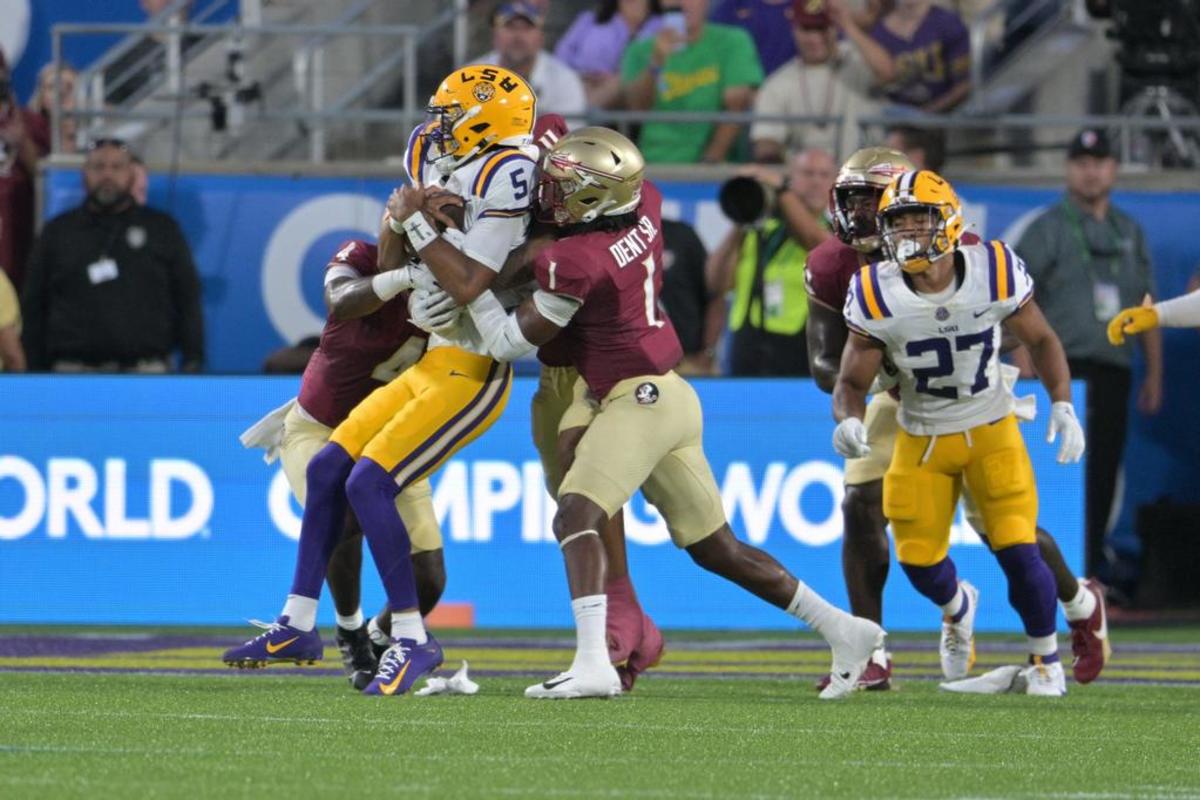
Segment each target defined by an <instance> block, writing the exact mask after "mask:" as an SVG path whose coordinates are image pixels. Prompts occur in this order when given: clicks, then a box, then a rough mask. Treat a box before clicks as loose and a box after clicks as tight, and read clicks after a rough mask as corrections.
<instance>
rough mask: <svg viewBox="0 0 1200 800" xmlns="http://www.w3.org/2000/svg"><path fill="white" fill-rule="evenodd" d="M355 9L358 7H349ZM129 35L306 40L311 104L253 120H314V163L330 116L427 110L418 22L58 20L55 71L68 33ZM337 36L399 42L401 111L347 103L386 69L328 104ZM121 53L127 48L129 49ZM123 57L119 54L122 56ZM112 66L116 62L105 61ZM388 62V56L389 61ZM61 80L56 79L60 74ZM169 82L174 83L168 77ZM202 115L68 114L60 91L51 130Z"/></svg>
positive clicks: (411, 118) (100, 110)
mask: <svg viewBox="0 0 1200 800" xmlns="http://www.w3.org/2000/svg"><path fill="white" fill-rule="evenodd" d="M373 2H374V0H367V1H366V2H364V3H360V4H359V5H358V6H356V7H355V9H359V8H360V7H361V9H360V10H359V13H361V10H365V8H366V7H368V6H369V5H371V4H372V3H373ZM351 10H352V11H353V10H354V9H351ZM453 21H454V16H453V12H448V13H446V14H443V15H442V17H441V18H440V19H439V21H438V24H439V25H440V26H444V27H449V26H450V25H451V24H452V23H453ZM114 33H116V34H129V35H131V37H132V38H139V39H140V38H142V37H145V36H151V35H162V36H164V37H166V41H167V45H168V53H170V51H171V50H173V49H176V48H178V47H179V46H180V44H181V42H182V39H183V37H186V36H201V37H238V38H241V39H245V38H247V37H260V36H276V37H297V38H301V39H302V41H301V42H300V43H299V45H298V47H299V49H298V50H297V52H304V53H306V54H307V56H308V61H307V63H308V64H309V65H310V66H309V69H308V70H307V71H306V85H307V89H308V91H307V96H306V97H305V100H306V103H307V105H308V107H307V108H300V109H297V108H290V109H275V110H266V109H260V111H259V112H258V113H257V114H255V115H254V118H255V119H261V120H266V121H288V122H303V123H313V124H314V126H315V127H314V128H313V131H315V135H313V136H311V140H312V142H313V144H312V145H311V156H312V158H313V160H314V161H320V160H323V158H324V149H325V142H324V126H325V123H326V122H328V121H330V120H339V121H387V122H396V121H398V122H401V123H402V124H406V125H408V126H412V125H415V124H416V123H417V122H418V121H419V120H420V118H421V117H422V115H423V110H422V109H421V108H419V107H418V105H417V59H416V53H417V47H418V45H419V43H420V41H421V38H422V36H423V35H427V34H428V29H427V28H422V27H419V26H416V25H347V24H343V23H337V24H319V25H318V24H311V25H306V24H299V25H295V24H289V25H283V24H267V25H255V26H247V25H242V24H238V23H227V24H204V23H184V24H141V25H138V24H128V23H89V24H74V23H60V24H57V25H55V26H54V27H53V29H52V31H51V46H52V51H53V60H54V63H55V65H56V72H58V73H61V69H62V64H63V58H62V53H63V40H64V38H65V37H68V36H73V35H98V34H114ZM333 37H366V38H373V39H379V38H392V39H396V40H398V41H399V47H397V48H396V52H397V53H398V54H399V57H400V60H402V61H403V64H404V67H403V73H404V74H403V77H402V91H403V95H404V104H403V107H402V108H400V109H388V110H382V109H381V110H377V111H376V110H363V109H350V108H346V107H345V106H347V105H349V103H350V102H353V100H354V99H357V98H359V97H361V96H362V95H363V94H365V93H366V91H367V90H368V89H369V88H370V85H371V82H373V81H377V80H378V79H379V78H381V77H382V76H383V75H384V74H385V73H384V71H382V70H371V71H370V73H369V74H368V75H366V76H364V77H363V78H362V79H360V80H359V81H358V82H357V83H356V84H355V86H354V87H353V89H352V93H353V98H351V99H350V100H347V101H344V102H339V103H338V104H336V106H335V107H333V108H326V107H325V103H324V92H323V88H322V82H323V78H324V75H323V70H322V65H321V63H320V61H321V60H322V59H321V58H320V55H319V54H321V53H322V52H323V48H324V47H325V46H327V44H328V42H329V41H330V39H332V38H333ZM123 52H128V50H125V51H123ZM118 57H119V55H118ZM180 60H181V59H179V58H178V53H177V54H176V56H175V57H172V56H170V55H168V58H167V62H168V72H169V71H170V64H171V63H172V62H176V63H178V62H179V61H180ZM106 63H108V64H109V65H111V63H112V61H108V62H106ZM389 63H391V62H390V60H389ZM56 80H58V77H56ZM167 83H168V85H169V86H170V84H171V81H170V79H169V78H168V81H167ZM171 88H172V92H171V94H172V95H173V96H175V97H176V98H177V99H180V100H182V99H185V97H184V91H185V87H183V86H182V85H180V86H178V87H171ZM204 115H205V114H204V113H198V112H196V111H194V110H192V111H189V110H183V109H181V108H174V109H126V108H107V107H104V106H88V105H86V104H85V106H83V107H81V108H79V109H78V110H75V111H70V112H65V111H64V110H63V108H62V105H61V99H60V98H59V96H58V94H57V93H56V95H55V98H54V104H53V116H52V125H53V128H54V130H53V134H52V140H53V142H55V143H56V145H57V143H58V142H59V141H60V135H61V126H62V121H63V119H64V118H67V117H70V118H76V119H80V120H85V121H90V122H94V121H96V120H106V119H108V120H144V121H161V122H169V121H171V120H174V119H181V118H196V117H201V116H204Z"/></svg>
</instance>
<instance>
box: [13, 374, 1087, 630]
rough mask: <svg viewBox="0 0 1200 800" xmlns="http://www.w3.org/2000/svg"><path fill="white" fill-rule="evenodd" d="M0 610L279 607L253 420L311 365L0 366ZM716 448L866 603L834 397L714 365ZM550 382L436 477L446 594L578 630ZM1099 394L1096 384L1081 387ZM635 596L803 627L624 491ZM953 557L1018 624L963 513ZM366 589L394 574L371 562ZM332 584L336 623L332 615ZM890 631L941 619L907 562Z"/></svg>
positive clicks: (522, 622)
mask: <svg viewBox="0 0 1200 800" xmlns="http://www.w3.org/2000/svg"><path fill="white" fill-rule="evenodd" d="M0 386H2V389H3V390H2V391H0V442H2V443H3V444H2V445H0V623H32V624H43V623H87V624H93V623H140V624H150V623H156V624H164V623H165V624H172V623H178V624H237V623H239V622H240V621H241V620H244V619H246V618H248V617H259V618H272V617H273V616H274V615H275V614H277V613H278V610H279V608H280V607H281V605H282V602H283V599H284V596H285V595H286V593H287V590H288V587H289V585H290V582H291V575H292V569H293V565H294V557H295V549H296V544H295V539H296V537H297V536H298V534H299V509H298V507H297V506H296V504H295V501H294V500H292V498H291V496H290V493H289V491H288V487H287V482H286V480H285V479H284V477H283V474H282V470H281V469H280V468H279V464H278V463H276V464H274V465H271V466H269V467H268V466H267V465H265V464H264V463H263V461H262V458H261V453H260V452H259V451H248V450H244V449H242V448H241V446H240V444H239V443H238V440H237V435H238V434H239V433H240V432H241V431H242V430H243V429H244V428H245V427H247V426H248V425H250V424H251V423H252V422H254V421H255V420H256V419H258V418H259V417H260V416H261V415H262V414H264V413H265V412H266V411H268V410H270V409H272V408H274V407H276V406H278V405H279V404H281V403H283V402H284V401H285V400H287V399H288V398H289V397H291V396H292V395H293V394H294V393H295V391H296V389H297V386H298V382H297V380H296V379H293V378H249V377H247V378H212V377H132V376H131V377H57V378H44V377H32V376H30V377H8V376H5V377H4V378H3V379H2V380H0ZM696 387H697V390H698V391H699V393H700V397H701V400H702V402H703V404H704V409H705V449H706V451H707V453H708V456H709V459H710V460H711V462H712V466H713V471H714V473H715V475H716V477H717V480H718V482H719V483H720V486H721V493H722V498H723V500H724V503H725V508H726V511H727V513H729V515H730V520H731V523H732V525H733V528H734V530H735V532H736V533H737V535H738V536H739V537H741V538H743V539H745V540H747V541H750V542H752V543H754V544H756V545H758V546H761V547H763V548H765V549H766V550H768V551H769V552H770V553H772V554H773V555H774V556H775V557H776V558H778V559H779V560H780V561H781V562H782V563H783V564H784V565H785V566H787V567H788V568H789V569H791V570H792V571H793V572H794V573H795V574H797V575H798V576H799V577H800V578H801V579H802V580H804V581H806V582H807V583H809V584H810V585H811V586H813V587H814V588H815V589H816V590H817V591H819V592H820V593H821V594H823V595H825V596H826V597H827V598H828V599H830V600H831V601H833V602H835V603H837V604H838V605H840V606H842V607H843V608H844V607H847V600H846V592H845V588H844V586H843V581H842V570H841V535H842V524H841V514H840V511H839V503H840V501H841V498H842V462H841V460H840V459H839V458H838V457H837V456H836V454H835V453H834V452H833V449H832V446H831V444H830V441H831V436H832V432H833V422H832V420H831V417H830V413H829V398H828V396H826V395H824V394H822V393H821V392H819V391H818V390H817V389H816V387H815V386H814V385H813V384H812V383H811V382H808V381H799V380H796V381H790V380H775V381H766V380H742V381H733V380H721V379H711V380H704V381H698V382H697V383H696ZM535 388H536V382H535V381H533V380H530V379H519V380H517V382H516V384H515V386H514V388H513V394H512V400H511V402H510V404H509V407H508V410H507V411H506V412H505V415H504V417H503V418H502V419H501V420H500V421H499V422H498V423H497V425H496V426H495V427H494V428H493V429H492V430H491V431H489V432H488V433H487V434H486V435H485V436H484V437H483V438H481V439H480V440H479V441H477V442H475V443H473V444H472V445H471V446H470V447H468V448H467V449H466V450H465V451H464V452H463V453H461V454H460V455H459V456H458V457H457V458H455V459H454V460H452V461H451V462H450V463H449V464H448V465H447V466H446V467H444V468H443V469H442V470H441V471H440V472H439V473H438V474H437V475H435V477H434V481H433V485H434V502H435V506H436V509H437V512H438V516H439V518H440V520H441V522H442V526H443V532H444V534H445V538H446V550H447V552H446V564H447V570H448V573H449V583H448V586H447V589H446V595H445V600H446V601H449V602H455V603H467V604H470V605H471V606H472V608H473V611H474V619H475V624H477V625H481V626H520V627H531V626H535V627H540V626H557V627H569V626H570V625H571V613H570V604H569V598H568V595H567V589H566V580H565V576H564V571H563V565H562V558H561V556H560V555H559V550H558V547H557V545H556V544H555V543H554V540H553V536H552V535H551V533H550V522H551V520H552V518H553V513H554V511H553V508H554V507H553V503H552V502H551V501H550V498H549V497H548V496H547V495H546V493H545V490H544V488H543V482H542V474H541V467H540V464H539V463H538V459H537V454H536V452H535V451H534V449H533V446H532V442H531V438H530V421H529V401H530V398H531V396H532V394H533V391H534V389H535ZM1020 390H1021V393H1025V392H1029V391H1037V394H1038V404H1039V416H1038V419H1037V420H1036V421H1034V422H1033V423H1029V424H1027V425H1025V426H1024V428H1025V435H1026V440H1027V442H1028V444H1029V449H1030V453H1031V455H1032V457H1033V463H1034V469H1035V471H1036V473H1037V476H1038V485H1039V489H1040V493H1041V517H1040V519H1041V523H1042V525H1043V526H1044V527H1046V528H1047V529H1049V530H1050V531H1051V532H1052V533H1053V534H1054V535H1055V537H1056V538H1057V539H1058V541H1059V544H1060V546H1061V548H1062V551H1063V553H1064V554H1065V555H1066V556H1067V559H1068V562H1069V563H1071V564H1072V566H1073V567H1075V568H1078V565H1079V560H1080V556H1081V554H1082V515H1083V501H1082V497H1083V493H1082V476H1083V470H1082V467H1081V466H1078V465H1077V466H1071V467H1063V466H1059V465H1057V464H1055V463H1054V450H1053V449H1052V448H1051V446H1049V445H1047V444H1046V443H1045V441H1044V437H1045V425H1046V420H1047V418H1048V415H1049V403H1048V400H1047V398H1046V397H1045V396H1044V395H1042V394H1041V393H1040V391H1038V390H1037V389H1036V387H1035V386H1033V385H1029V386H1022V387H1020ZM1076 391H1077V402H1079V403H1080V404H1081V405H1082V402H1083V399H1082V387H1077V388H1076ZM626 528H627V531H628V540H629V551H630V552H629V556H630V558H629V560H630V567H631V572H632V574H633V578H634V581H635V583H636V586H637V590H638V594H639V596H640V598H641V600H642V603H643V604H644V606H645V607H646V609H647V610H648V611H649V612H650V613H651V614H653V615H654V617H655V619H656V620H657V621H658V623H659V624H660V625H662V626H664V627H668V628H746V629H750V628H788V627H792V626H793V625H794V622H793V621H792V620H791V619H790V618H789V617H787V616H786V615H785V614H784V613H783V612H781V611H778V610H776V609H773V608H771V607H769V606H767V605H766V604H764V603H762V602H761V601H759V600H757V599H755V598H754V597H752V596H750V595H749V594H747V593H745V592H743V591H741V590H740V589H737V588H736V587H734V586H732V585H730V584H726V583H725V582H724V581H722V580H721V579H719V578H717V577H715V576H713V575H710V574H708V573H705V572H704V571H702V570H701V569H700V568H699V567H696V566H695V565H693V564H692V563H691V560H690V559H689V558H688V557H687V554H686V553H683V552H680V551H677V550H676V549H675V547H674V546H673V545H672V544H671V543H670V540H669V538H668V535H667V532H666V529H665V527H664V526H663V524H662V521H661V519H659V518H658V516H657V514H656V512H655V511H654V510H653V508H652V507H650V506H648V505H647V504H646V503H645V502H644V501H643V500H642V499H641V497H640V495H639V496H638V497H636V498H635V499H634V501H633V502H632V503H631V504H630V507H629V508H628V509H627V517H626ZM952 541H953V542H954V545H953V546H952V548H951V554H952V555H953V557H954V559H955V561H956V562H957V564H958V567H959V571H960V573H961V574H962V576H963V577H965V578H968V579H970V580H971V581H973V582H975V583H976V585H977V586H979V587H980V589H981V592H982V601H981V603H980V613H979V617H978V622H977V624H978V625H979V626H980V627H981V629H987V630H1008V631H1019V630H1020V623H1019V620H1018V619H1017V617H1016V615H1015V613H1014V612H1012V611H1011V610H1010V609H1009V607H1008V602H1007V599H1006V598H1007V589H1006V586H1005V583H1004V580H1003V575H1002V573H1001V571H1000V569H999V566H998V565H997V564H996V563H995V560H994V558H993V557H992V556H991V554H990V553H989V552H988V551H987V549H986V548H985V547H984V546H983V545H982V544H981V543H980V542H979V540H978V538H977V537H976V536H975V535H974V534H973V533H972V532H971V531H970V529H969V528H968V527H967V526H966V525H964V524H963V523H962V520H961V516H960V518H959V520H958V521H957V524H956V526H955V528H954V533H953V536H952ZM364 587H365V593H364V607H365V608H366V609H367V610H369V611H373V610H374V609H375V608H376V607H377V604H379V603H381V602H382V592H381V590H380V588H379V582H378V578H377V576H376V574H375V572H374V569H373V564H372V562H371V559H370V556H369V554H367V555H366V557H365V558H364ZM332 613H333V612H332V604H331V603H330V602H329V601H328V594H326V597H325V600H324V601H323V603H322V608H321V619H322V622H323V624H329V622H330V621H331V620H332ZM885 622H886V625H887V627H889V628H890V629H892V630H911V629H921V630H936V629H938V628H939V626H940V622H941V618H940V614H939V612H938V610H937V609H936V608H935V607H933V606H932V605H931V604H930V603H929V602H928V601H926V600H924V599H923V598H921V597H920V596H918V595H917V594H916V593H915V592H913V590H912V589H911V588H909V585H908V581H907V580H906V579H905V578H904V575H903V573H902V572H901V570H900V569H899V567H898V566H896V565H895V564H893V568H892V572H891V578H890V580H889V582H888V587H887V592H886V597H885Z"/></svg>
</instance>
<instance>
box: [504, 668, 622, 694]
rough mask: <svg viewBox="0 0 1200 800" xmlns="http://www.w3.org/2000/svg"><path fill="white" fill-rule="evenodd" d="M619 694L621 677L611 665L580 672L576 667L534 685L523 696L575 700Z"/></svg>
mask: <svg viewBox="0 0 1200 800" xmlns="http://www.w3.org/2000/svg"><path fill="white" fill-rule="evenodd" d="M620 693H621V676H620V675H618V674H617V670H616V669H615V668H614V667H613V665H612V664H604V665H603V667H600V666H597V667H596V668H594V669H589V670H586V671H585V670H582V669H577V668H576V667H571V669H569V670H567V671H566V672H561V673H559V674H558V675H555V676H554V677H553V678H551V679H550V680H548V681H545V682H544V683H535V684H534V685H533V686H530V687H529V688H528V689H526V690H525V696H526V697H531V698H533V699H535V700H577V699H579V698H583V697H616V696H617V695H619V694H620Z"/></svg>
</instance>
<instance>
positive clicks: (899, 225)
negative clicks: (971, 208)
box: [879, 169, 963, 273]
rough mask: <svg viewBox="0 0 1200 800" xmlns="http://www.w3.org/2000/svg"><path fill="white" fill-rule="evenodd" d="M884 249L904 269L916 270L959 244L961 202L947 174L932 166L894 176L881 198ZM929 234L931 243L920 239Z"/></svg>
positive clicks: (880, 226)
mask: <svg viewBox="0 0 1200 800" xmlns="http://www.w3.org/2000/svg"><path fill="white" fill-rule="evenodd" d="M879 232H880V234H881V235H882V236H883V251H884V253H885V254H886V255H887V257H888V258H890V259H891V260H893V261H895V262H896V263H898V264H899V265H900V268H901V269H902V270H904V271H905V272H911V273H917V272H924V271H925V270H927V269H929V266H930V264H932V263H933V262H934V261H935V260H937V259H938V258H940V257H941V256H944V255H946V254H947V253H952V252H954V250H955V249H956V248H957V247H958V243H959V240H960V239H961V238H962V233H963V218H962V203H961V202H960V201H959V199H958V195H957V194H955V192H954V187H952V186H951V185H950V184H949V182H948V181H946V179H945V178H943V177H942V176H940V175H938V174H937V173H936V172H932V171H931V170H927V169H922V170H915V171H913V172H905V173H903V174H901V175H899V176H897V177H895V178H893V179H892V182H891V183H889V184H888V185H887V188H886V189H884V190H883V197H882V198H880V200H879ZM926 237H927V238H928V244H924V243H923V242H922V241H921V240H923V239H925V238H926Z"/></svg>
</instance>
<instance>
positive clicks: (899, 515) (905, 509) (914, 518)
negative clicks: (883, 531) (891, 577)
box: [883, 468, 957, 566]
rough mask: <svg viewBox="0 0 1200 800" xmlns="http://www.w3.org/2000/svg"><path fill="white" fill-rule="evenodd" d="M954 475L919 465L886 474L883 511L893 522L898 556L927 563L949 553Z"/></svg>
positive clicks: (922, 564) (914, 562)
mask: <svg viewBox="0 0 1200 800" xmlns="http://www.w3.org/2000/svg"><path fill="white" fill-rule="evenodd" d="M955 485H956V484H955V482H954V479H953V478H951V477H949V476H946V475H940V474H935V473H932V472H929V471H927V470H923V469H919V468H911V469H903V470H888V473H887V474H886V475H884V476H883V513H884V516H886V517H887V518H888V520H889V521H890V522H891V523H892V534H893V536H894V537H895V539H896V558H897V559H898V560H899V561H900V562H901V563H904V564H912V565H915V566H928V565H930V564H936V563H937V562H939V561H941V560H942V559H944V558H945V557H946V552H947V550H948V548H949V546H950V523H951V522H952V520H953V517H954V504H955V502H956V501H957V496H956V492H955Z"/></svg>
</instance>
